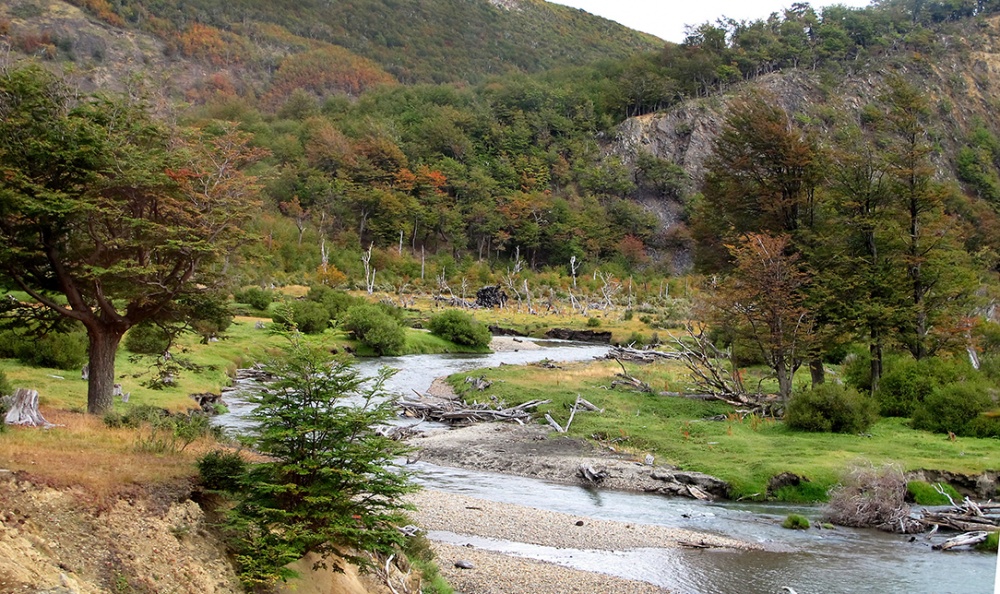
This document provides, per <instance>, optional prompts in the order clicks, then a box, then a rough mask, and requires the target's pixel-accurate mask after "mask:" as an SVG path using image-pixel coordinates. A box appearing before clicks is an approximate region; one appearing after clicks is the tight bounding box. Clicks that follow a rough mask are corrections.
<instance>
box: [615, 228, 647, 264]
mask: <svg viewBox="0 0 1000 594" xmlns="http://www.w3.org/2000/svg"><path fill="white" fill-rule="evenodd" d="M618 253H620V254H621V255H622V257H623V258H625V261H626V262H628V263H629V265H631V266H635V265H637V264H644V263H646V262H648V261H649V256H648V255H646V245H645V244H643V243H642V240H641V239H639V238H638V237H636V236H635V235H626V236H625V237H623V238H622V240H621V241H620V242H618Z"/></svg>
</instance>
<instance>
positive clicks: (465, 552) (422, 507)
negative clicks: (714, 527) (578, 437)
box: [409, 489, 750, 594]
mask: <svg viewBox="0 0 1000 594" xmlns="http://www.w3.org/2000/svg"><path fill="white" fill-rule="evenodd" d="M409 501H410V502H411V503H413V504H414V505H416V506H417V511H416V512H413V513H412V516H413V519H414V520H415V521H416V522H417V523H418V524H419V525H420V526H421V527H422V528H424V529H427V530H443V531H448V532H453V533H457V534H460V535H473V536H482V537H487V538H493V539H499V540H505V541H512V542H520V543H528V544H535V545H540V546H550V547H559V548H572V549H597V550H610V551H614V550H627V549H634V548H640V547H654V548H672V547H681V546H697V547H722V548H750V545H748V544H747V543H745V542H741V541H737V540H733V539H727V538H724V537H719V536H714V535H708V534H701V533H697V532H693V531H690V530H682V529H674V528H667V527H664V526H650V525H644V524H632V523H625V522H614V521H609V520H598V519H591V518H583V517H578V516H574V515H570V514H563V513H559V512H553V511H546V510H539V509H534V508H530V507H525V506H521V505H515V504H510V503H498V502H495V501H488V500H484V499H478V498H474V497H468V496H465V495H459V494H454V493H445V492H442V491H436V490H433V489H424V490H422V491H419V492H417V493H414V494H412V495H410V496H409ZM580 522H582V525H579V523H580ZM432 548H433V550H434V552H435V554H436V555H437V559H438V565H439V566H440V568H441V572H442V574H443V575H444V576H445V578H446V579H447V580H448V583H450V584H451V585H452V587H454V588H455V591H456V592H460V593H461V594H520V593H523V594H561V593H566V592H581V593H583V592H586V593H598V592H600V593H604V594H646V593H654V592H656V593H658V592H667V591H668V590H665V589H663V588H660V587H657V586H655V585H653V584H649V583H646V582H640V581H632V580H626V579H622V578H618V577H614V576H610V575H606V574H602V573H596V572H589V571H580V570H576V569H570V568H566V567H562V566H559V565H555V564H551V563H546V562H542V561H536V560H532V559H526V558H522V557H516V556H509V555H505V554H502V553H497V552H493V551H488V550H483V549H479V548H475V547H470V546H458V545H455V544H447V543H443V542H433V541H432ZM459 560H462V561H469V562H471V563H472V565H473V568H472V569H461V568H458V567H456V566H455V563H456V562H457V561H459Z"/></svg>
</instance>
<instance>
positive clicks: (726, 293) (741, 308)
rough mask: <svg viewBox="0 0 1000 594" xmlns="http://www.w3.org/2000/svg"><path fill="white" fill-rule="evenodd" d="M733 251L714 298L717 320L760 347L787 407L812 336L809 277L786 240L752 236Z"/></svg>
mask: <svg viewBox="0 0 1000 594" xmlns="http://www.w3.org/2000/svg"><path fill="white" fill-rule="evenodd" d="M727 247H728V249H729V251H730V253H731V255H732V258H733V261H734V263H735V267H734V269H733V271H732V273H731V274H730V276H729V277H728V278H727V279H726V280H725V281H724V282H723V283H722V285H721V286H720V288H719V290H718V291H717V292H716V293H715V295H714V296H713V297H712V300H711V306H712V310H713V318H714V319H713V320H712V321H713V323H715V324H718V325H720V326H723V327H725V328H726V329H727V330H729V331H730V332H732V333H733V334H734V335H735V336H737V337H739V338H742V339H744V340H745V341H747V342H749V343H750V344H752V345H754V346H755V347H756V349H757V350H758V351H759V353H760V355H761V356H762V357H763V359H764V360H765V361H766V362H767V365H768V367H770V368H771V369H772V370H773V371H774V374H775V377H776V378H777V380H778V394H779V395H780V396H781V400H782V402H787V401H788V398H789V396H790V395H791V393H792V376H793V375H794V373H795V371H796V370H797V369H798V368H799V367H800V366H801V365H802V362H803V361H804V359H805V356H806V353H807V352H808V349H807V347H808V341H809V338H810V334H811V320H810V317H809V312H808V310H807V309H806V307H805V306H804V301H805V295H804V293H803V289H804V286H805V281H806V277H805V275H804V274H803V273H802V272H801V271H800V270H799V268H798V266H797V257H796V256H795V255H794V254H791V255H790V254H789V252H788V249H789V238H788V236H786V235H778V236H773V235H767V234H762V233H749V234H747V235H746V236H745V237H744V239H743V240H742V241H740V242H739V243H737V244H734V245H730V246H727Z"/></svg>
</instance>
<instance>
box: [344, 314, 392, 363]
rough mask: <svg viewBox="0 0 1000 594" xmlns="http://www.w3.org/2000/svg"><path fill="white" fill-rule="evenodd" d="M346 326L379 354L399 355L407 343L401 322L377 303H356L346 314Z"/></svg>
mask: <svg viewBox="0 0 1000 594" xmlns="http://www.w3.org/2000/svg"><path fill="white" fill-rule="evenodd" d="M344 328H345V329H346V330H347V331H348V332H350V333H351V334H353V335H354V337H355V338H356V339H357V340H359V341H361V342H362V343H363V344H365V345H367V346H368V347H370V348H371V349H372V350H373V351H375V354H377V355H397V354H399V353H401V352H402V350H403V345H404V344H406V333H405V331H404V330H403V327H402V326H401V325H400V323H399V322H398V321H397V320H396V319H394V318H393V317H391V316H390V315H389V314H387V313H386V312H385V310H383V309H382V308H381V307H379V306H377V305H356V306H354V307H352V308H350V309H348V310H347V313H346V314H344Z"/></svg>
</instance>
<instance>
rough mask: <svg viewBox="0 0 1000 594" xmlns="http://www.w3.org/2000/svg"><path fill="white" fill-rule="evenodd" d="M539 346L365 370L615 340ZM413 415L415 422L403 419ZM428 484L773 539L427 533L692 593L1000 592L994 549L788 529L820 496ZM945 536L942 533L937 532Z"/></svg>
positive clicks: (436, 366) (584, 348) (225, 418)
mask: <svg viewBox="0 0 1000 594" xmlns="http://www.w3.org/2000/svg"><path fill="white" fill-rule="evenodd" d="M538 344H539V345H540V346H541V347H542V348H540V349H523V350H518V351H507V352H497V353H491V354H488V355H412V356H407V357H383V358H381V359H369V360H364V359H362V360H360V362H359V367H360V369H361V372H362V373H363V374H366V375H373V374H374V373H375V372H376V371H377V370H378V369H379V368H380V367H382V366H388V367H392V368H395V369H398V370H399V372H398V373H396V375H395V376H393V377H392V378H391V379H390V380H389V381H388V382H387V384H386V388H387V389H388V390H389V391H390V392H393V393H399V394H402V395H407V396H408V395H411V394H412V393H413V392H412V391H413V390H417V391H418V392H424V391H426V390H427V389H428V387H430V384H431V382H432V381H433V380H434V379H435V378H437V377H441V376H445V375H450V374H452V373H458V372H460V371H465V370H471V369H478V368H483V367H494V366H498V365H501V364H506V365H522V364H526V363H532V362H536V361H541V360H543V359H550V360H553V361H581V360H589V359H592V358H594V357H597V356H602V355H604V354H605V353H606V352H607V347H603V346H596V345H585V344H579V343H567V342H562V341H538ZM238 395H239V392H238V391H237V392H230V393H228V394H226V403H227V405H228V406H229V412H228V413H227V414H225V415H220V416H219V417H216V421H217V422H218V423H219V424H221V425H223V426H226V427H230V428H233V429H236V430H239V429H240V428H242V427H245V426H246V421H245V415H246V413H247V412H248V406H249V405H247V404H246V403H245V402H243V401H241V400H240V399H239V396H238ZM403 422H404V423H406V424H412V420H411V421H403ZM409 468H410V469H411V470H415V471H416V477H415V480H416V481H417V482H418V483H420V484H421V485H423V486H425V487H427V488H431V489H436V490H440V491H447V492H453V493H461V494H463V495H469V496H472V497H478V498H482V499H486V500H491V501H498V502H503V503H515V504H518V505H524V506H529V507H535V508H539V509H545V510H551V511H558V512H563V513H568V514H572V515H575V516H579V517H590V518H600V519H606V520H616V521H622V522H629V523H642V524H658V525H663V526H669V527H677V528H688V529H692V530H698V531H702V532H710V533H716V534H722V535H726V536H730V537H733V538H738V539H743V540H746V541H750V542H756V543H760V544H762V545H764V546H765V547H766V548H767V550H766V551H730V550H689V549H659V548H649V549H635V550H628V551H613V552H611V551H598V550H578V549H559V548H554V547H543V546H537V545H530V544H525V543H518V542H507V541H499V540H494V539H487V538H480V537H473V536H468V535H461V534H455V533H451V532H440V531H433V532H431V533H430V534H429V537H430V538H431V539H433V540H440V541H444V542H449V543H452V544H459V545H464V544H472V545H474V546H476V547H478V548H482V549H488V550H493V551H498V552H503V553H506V554H511V555H517V556H522V557H529V558H532V559H539V560H543V561H548V562H551V563H556V564H559V565H563V566H566V567H572V568H575V569H582V570H587V571H598V572H601V573H607V574H612V575H616V576H619V577H623V578H628V579H634V580H641V581H645V582H649V583H652V584H656V585H658V586H663V587H665V588H668V589H669V590H670V591H671V592H678V593H683V594H709V593H712V594H715V593H718V594H771V593H778V592H783V590H782V588H783V587H790V588H793V589H794V590H795V591H796V592H797V593H798V594H868V593H870V594H896V593H900V594H902V593H907V594H950V593H954V594H977V593H984V594H985V593H989V592H993V584H994V576H995V572H996V566H997V561H996V557H995V556H994V555H990V554H985V553H979V552H970V551H957V552H939V551H932V550H931V546H930V545H931V543H930V542H929V541H927V540H926V539H924V537H922V536H920V535H917V537H916V539H915V540H914V541H913V542H910V537H904V536H899V535H893V534H886V533H882V532H878V531H875V530H855V529H849V528H839V527H838V528H836V529H833V530H819V529H815V528H813V529H809V530H805V531H800V530H786V529H784V528H781V526H780V524H781V521H782V520H783V519H784V518H785V517H786V516H787V515H788V514H789V513H798V514H802V515H804V516H806V517H808V518H809V519H810V521H814V520H817V519H818V518H819V516H820V515H821V513H822V510H821V509H820V508H818V507H814V506H800V505H782V504H760V503H742V502H700V501H695V500H688V499H679V498H669V497H664V496H660V495H651V494H641V493H626V492H619V491H609V490H594V489H588V488H584V487H579V486H574V485H564V484H557V483H549V482H546V481H541V480H537V479H531V478H525V477H518V476H510V475H503V474H493V473H484V472H478V471H470V470H463V469H456V468H447V467H442V466H435V465H432V464H426V463H417V464H415V465H412V466H410V467H409ZM938 540H939V541H940V539H938Z"/></svg>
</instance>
